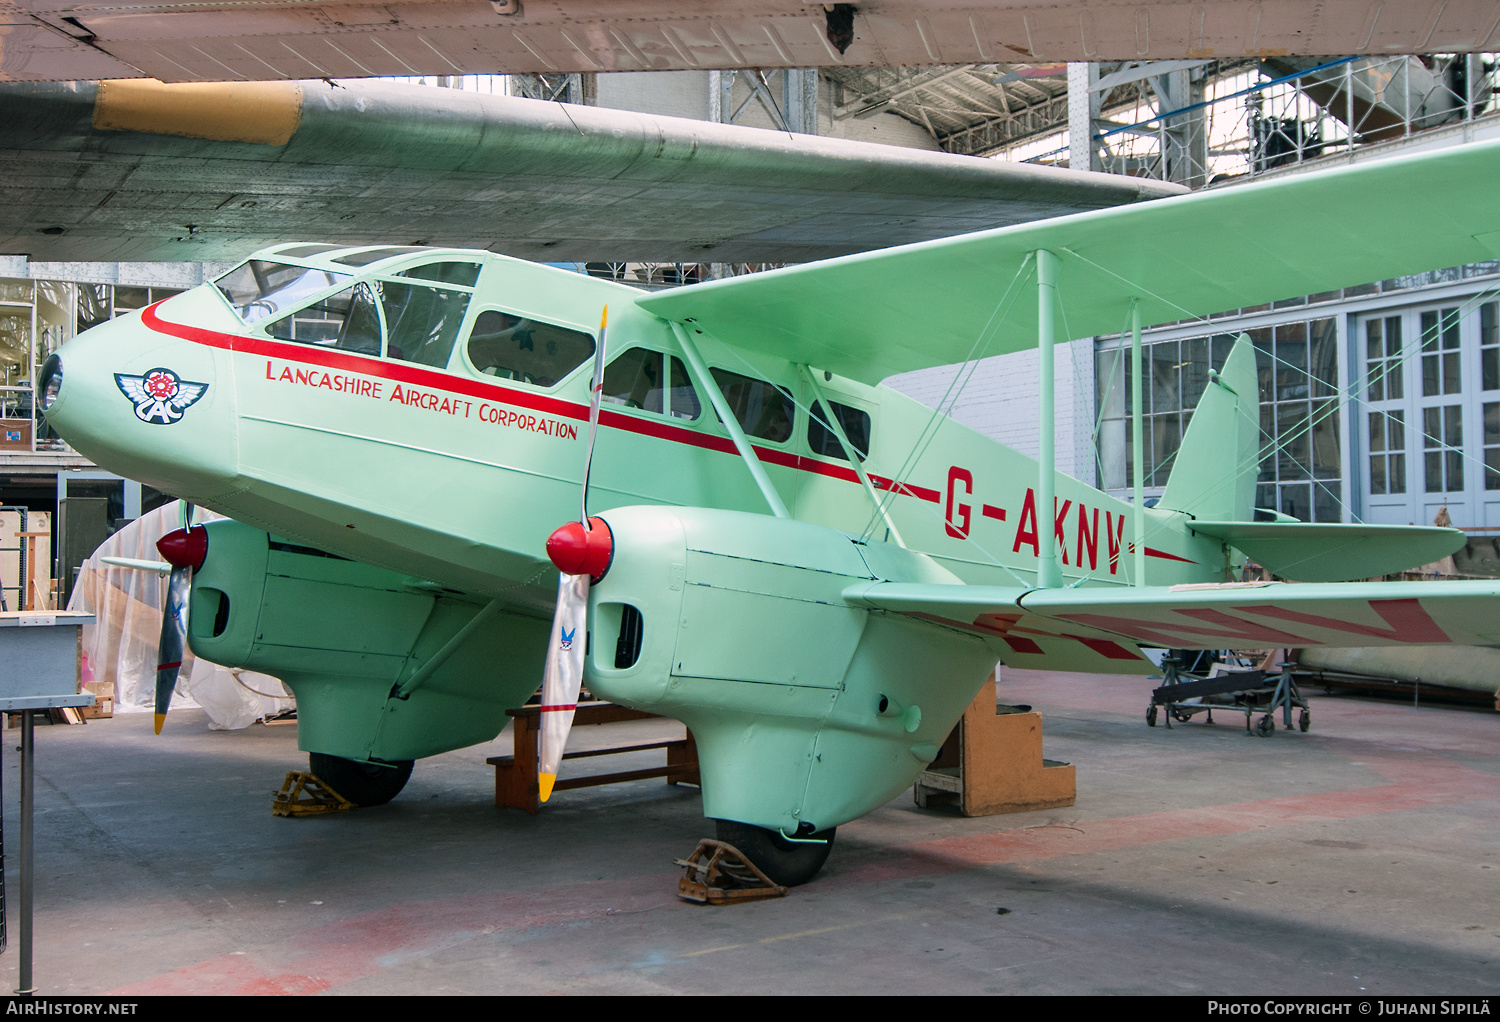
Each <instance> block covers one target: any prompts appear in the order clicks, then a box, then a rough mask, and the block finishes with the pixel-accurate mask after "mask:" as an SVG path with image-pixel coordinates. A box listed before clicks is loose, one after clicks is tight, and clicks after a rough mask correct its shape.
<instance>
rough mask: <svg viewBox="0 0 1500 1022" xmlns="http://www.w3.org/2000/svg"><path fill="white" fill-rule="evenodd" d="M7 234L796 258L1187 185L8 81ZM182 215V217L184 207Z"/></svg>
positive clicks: (748, 135) (460, 105)
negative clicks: (389, 244)
mask: <svg viewBox="0 0 1500 1022" xmlns="http://www.w3.org/2000/svg"><path fill="white" fill-rule="evenodd" d="M0 177H3V179H4V181H5V183H6V194H7V197H8V198H9V199H10V201H8V202H6V203H4V204H3V205H0V241H3V243H4V245H6V246H9V247H8V248H6V249H5V250H6V251H12V252H29V253H31V256H32V258H34V259H58V260H67V259H85V260H87V259H123V260H179V259H185V260H213V259H238V258H241V257H243V256H244V255H245V253H246V252H249V251H253V250H255V249H257V248H263V247H265V246H267V245H270V244H275V243H278V242H284V241H287V240H289V239H297V238H303V239H317V240H324V241H330V242H345V243H348V244H351V245H352V244H374V243H390V242H401V243H409V242H413V241H415V242H417V243H420V244H428V245H443V246H454V247H463V248H486V249H490V250H492V251H496V252H503V253H506V254H507V255H515V256H524V257H528V258H534V259H539V260H544V261H552V260H562V259H594V260H614V259H618V260H626V259H629V260H663V261H687V262H698V261H704V260H713V261H718V262H733V261H749V262H763V261H774V262H781V261H805V260H809V259H822V258H827V257H829V256H834V255H843V254H845V253H849V252H858V251H862V250H865V249H870V248H883V247H886V246H889V245H898V244H903V243H907V242H912V241H918V240H922V239H927V238H937V237H947V236H949V235H953V234H958V233H962V232H965V231H974V230H980V229H983V228H990V227H996V226H1000V225H1004V224H1013V223H1020V222H1023V221H1029V220H1034V219H1037V218H1039V217H1049V216H1059V215H1062V214H1066V213H1074V212H1078V211H1080V210H1092V209H1101V208H1105V207H1109V206H1115V205H1118V204H1120V203H1122V202H1135V201H1137V200H1140V199H1146V198H1155V197H1158V196H1162V195H1172V194H1177V193H1178V192H1181V191H1182V190H1183V189H1181V188H1180V187H1178V186H1176V185H1170V184H1164V183H1162V182H1154V181H1144V180H1141V179H1137V178H1127V177H1121V176H1118V175H1107V174H1086V173H1077V172H1073V171H1066V170H1057V169H1053V168H1046V167H1033V166H1029V165H1023V164H1015V163H1007V162H1004V161H999V160H986V159H980V158H977V157H970V156H956V155H953V154H950V153H930V152H923V151H920V150H915V149H907V148H901V147H897V146H886V145H875V144H871V143H865V142H851V141H847V140H843V139H833V138H820V137H815V136H798V137H797V138H796V139H793V138H792V137H790V136H788V135H787V134H785V133H784V132H774V131H763V130H760V129H758V128H746V127H741V126H736V125H728V124H715V123H711V122H707V121H691V120H685V119H682V118H676V117H659V116H654V115H651V114H641V113H633V112H630V111H624V110H610V109H605V108H601V107H581V106H566V107H565V106H563V105H562V104H559V103H541V102H537V101H535V100H527V99H516V98H512V97H509V96H493V95H487V94H481V93H476V92H465V91H462V90H458V89H436V88H423V87H420V86H415V85H401V84H394V83H389V82H341V83H337V84H333V83H328V82H321V81H308V82H236V83H226V84H202V85H199V84H189V85H173V86H168V85H162V84H161V83H160V82H149V81H144V82H141V81H111V82H104V83H102V84H98V85H96V84H94V83H89V82H80V83H69V84H66V85H19V86H10V87H6V88H0ZM186 223H191V224H192V225H193V226H192V228H191V229H188V228H186V227H185V226H184V225H185V224H186Z"/></svg>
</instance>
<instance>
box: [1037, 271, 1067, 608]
mask: <svg viewBox="0 0 1500 1022" xmlns="http://www.w3.org/2000/svg"><path fill="white" fill-rule="evenodd" d="M1036 300H1037V306H1036V343H1037V350H1038V353H1039V354H1040V355H1041V359H1040V361H1041V373H1040V377H1041V379H1040V388H1041V393H1040V394H1039V395H1038V401H1037V407H1038V408H1039V409H1040V421H1039V422H1038V424H1037V426H1038V437H1037V459H1036V460H1037V479H1036V502H1037V506H1038V507H1039V508H1040V509H1041V510H1040V511H1039V513H1038V517H1039V518H1041V519H1042V520H1043V521H1044V522H1046V523H1047V524H1045V525H1043V526H1042V530H1043V535H1045V536H1046V537H1047V539H1046V541H1045V542H1044V543H1043V544H1042V555H1041V558H1040V559H1039V560H1038V562H1037V572H1036V584H1037V586H1038V588H1041V589H1056V588H1058V587H1059V586H1061V585H1062V561H1061V559H1060V558H1059V557H1058V551H1057V536H1056V524H1055V516H1056V514H1057V457H1056V447H1055V439H1056V438H1055V436H1054V429H1055V424H1054V423H1053V421H1052V405H1053V398H1054V396H1055V388H1054V377H1053V371H1052V355H1053V351H1052V345H1053V342H1054V341H1055V340H1056V336H1055V334H1056V331H1055V330H1054V328H1053V322H1052V319H1053V313H1054V311H1055V310H1056V308H1057V256H1055V255H1053V254H1052V253H1051V252H1048V251H1047V250H1046V249H1045V248H1039V249H1037V250H1036Z"/></svg>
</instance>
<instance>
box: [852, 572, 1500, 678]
mask: <svg viewBox="0 0 1500 1022" xmlns="http://www.w3.org/2000/svg"><path fill="white" fill-rule="evenodd" d="M844 598H845V599H846V600H848V601H849V602H850V603H851V604H854V605H855V606H864V607H870V608H872V609H880V610H887V611H894V612H896V613H902V614H908V615H910V616H912V617H917V618H921V619H924V620H927V621H933V622H936V623H940V624H946V625H949V626H951V627H955V628H960V629H962V630H964V631H967V632H969V633H971V634H975V635H981V636H986V637H992V636H1001V637H1003V638H1006V639H1007V641H1009V640H1011V639H1015V638H1022V639H1024V638H1025V637H1027V636H1028V635H1032V634H1040V633H1043V632H1045V633H1047V634H1050V635H1054V636H1056V637H1058V638H1066V639H1072V640H1074V641H1076V642H1078V643H1080V644H1084V643H1087V644H1090V645H1092V646H1095V647H1097V648H1100V649H1105V648H1107V647H1104V646H1101V645H1099V642H1098V640H1100V639H1114V640H1116V641H1121V640H1125V642H1121V645H1122V646H1123V645H1125V644H1126V642H1128V643H1131V644H1136V643H1138V644H1141V645H1147V646H1163V647H1167V648H1174V649H1226V648H1228V649H1233V648H1244V649H1252V648H1262V649H1264V648H1265V647H1268V646H1404V645H1441V644H1448V643H1454V644H1459V645H1469V646H1483V645H1493V644H1496V643H1500V616H1497V614H1496V610H1497V608H1500V581H1491V580H1488V579H1486V580H1482V581H1480V580H1475V581H1462V582H1315V583H1310V584H1307V585H1300V584H1294V583H1288V582H1229V583H1204V584H1199V585H1179V586H1139V587H1130V586H1110V587H1105V586H1089V587H1083V588H1077V589H1027V590H1023V589H1018V588H1016V587H1007V586H958V585H922V584H911V583H896V582H864V583H859V584H857V585H853V586H850V587H849V588H848V589H846V590H845V591H844ZM999 652H1000V656H1001V659H1002V660H1004V661H1005V662H1006V663H1010V660H1009V658H1008V657H1006V655H1005V652H1004V651H1003V650H1000V651H999ZM1028 666H1029V665H1028ZM1039 666H1048V665H1045V664H1042V665H1039ZM1064 669H1073V670H1077V668H1064Z"/></svg>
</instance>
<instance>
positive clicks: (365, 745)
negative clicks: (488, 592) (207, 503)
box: [188, 520, 547, 762]
mask: <svg viewBox="0 0 1500 1022" xmlns="http://www.w3.org/2000/svg"><path fill="white" fill-rule="evenodd" d="M205 528H206V529H207V530H208V536H209V539H208V554H207V557H206V558H205V560H204V563H203V567H202V568H201V569H200V570H199V571H198V572H196V573H195V574H194V576H193V590H192V597H191V599H190V602H189V605H188V606H189V614H188V642H189V644H190V645H191V647H192V650H193V652H194V653H195V654H197V655H198V656H201V657H205V658H207V659H209V660H212V661H213V662H215V663H219V664H224V665H225V666H228V667H247V668H250V669H252V670H256V671H261V672H264V673H266V674H270V675H274V676H275V677H278V678H280V679H281V680H282V681H284V682H285V683H286V684H287V685H288V686H289V687H290V688H291V689H292V690H293V692H294V693H295V694H296V696H297V707H298V721H297V723H298V727H297V741H298V745H299V746H300V747H301V748H303V749H306V750H308V751H310V752H322V753H328V754H330V755H334V756H342V757H344V758H345V759H354V760H372V759H373V760H383V761H389V762H396V761H401V760H408V759H418V758H421V757H423V756H432V755H435V754H437V753H440V752H447V751H448V750H450V749H457V748H462V747H464V746H467V745H474V744H476V743H479V742H487V741H489V740H490V739H492V738H494V737H495V735H497V734H499V733H500V729H501V728H503V727H504V726H505V723H506V721H507V718H506V716H505V710H506V709H507V708H508V707H512V706H520V705H522V704H523V703H525V701H526V699H527V697H528V696H529V695H530V694H531V693H532V692H533V691H535V689H536V685H537V679H539V678H540V677H541V676H542V658H543V654H544V651H545V649H546V644H547V621H546V620H545V619H543V618H540V617H536V616H530V615H521V614H511V613H506V612H501V613H498V614H495V615H494V616H493V617H492V618H491V619H490V620H489V621H487V622H485V623H484V625H483V627H480V628H478V629H477V630H475V631H474V632H473V633H472V634H471V635H470V636H469V637H468V638H467V639H466V640H465V641H464V643H463V644H462V645H461V646H459V647H458V649H457V650H456V651H455V652H454V653H453V654H452V655H451V656H450V657H449V658H448V659H447V660H445V661H443V662H442V665H441V666H440V667H438V668H437V669H436V670H434V671H433V672H432V673H431V676H430V677H429V678H427V679H426V680H425V681H424V682H423V683H422V684H421V685H420V687H418V688H416V689H415V690H413V691H411V692H409V693H407V694H406V695H405V696H404V697H403V696H400V695H397V694H396V693H395V691H394V690H395V689H396V688H397V687H398V686H400V685H401V684H402V682H403V681H405V680H406V679H409V678H411V677H412V676H413V675H414V674H415V673H416V672H417V671H418V670H419V669H420V668H421V667H422V665H423V664H424V663H426V662H427V660H428V659H429V658H431V657H432V656H433V654H435V653H437V651H438V650H440V649H442V648H443V647H444V646H445V645H446V644H447V642H448V640H449V639H451V638H452V637H453V636H454V635H456V634H457V633H458V631H459V630H460V629H461V628H462V627H463V626H464V625H465V624H467V623H468V622H469V620H470V619H472V618H473V617H474V615H475V614H476V613H478V612H479V610H480V608H481V607H482V606H483V603H482V602H477V601H475V600H473V599H471V598H468V597H465V596H462V595H461V594H454V593H448V592H445V591H441V590H438V589H437V588H436V587H433V586H430V585H427V584H425V583H422V582H421V581H419V580H417V579H411V578H405V577H403V576H401V575H398V574H397V573H395V572H392V571H387V570H385V569H384V568H377V567H374V566H372V565H368V564H361V563H359V562H358V561H350V560H346V559H344V558H342V557H335V556H333V555H330V554H327V553H324V552H323V551H320V550H314V549H312V548H310V547H305V546H300V545H298V544H295V543H292V542H290V541H286V540H282V539H279V538H277V537H274V536H268V535H267V534H266V533H265V532H262V531H261V530H259V529H254V528H251V527H250V526H248V525H242V524H241V523H239V522H235V521H230V520H223V521H215V522H210V523H208V524H207V525H206V526H205Z"/></svg>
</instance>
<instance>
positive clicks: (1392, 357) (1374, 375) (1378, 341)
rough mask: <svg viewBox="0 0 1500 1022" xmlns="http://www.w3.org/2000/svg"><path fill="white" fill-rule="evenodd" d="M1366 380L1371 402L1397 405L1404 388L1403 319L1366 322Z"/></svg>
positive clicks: (1368, 396) (1390, 318)
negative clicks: (1390, 402)
mask: <svg viewBox="0 0 1500 1022" xmlns="http://www.w3.org/2000/svg"><path fill="white" fill-rule="evenodd" d="M1365 378H1366V379H1367V380H1368V381H1369V386H1368V388H1367V389H1366V391H1365V400H1367V401H1395V400H1398V399H1399V398H1400V397H1401V395H1402V393H1403V387H1402V385H1401V317H1400V316H1386V317H1385V318H1384V319H1380V318H1378V317H1377V318H1374V319H1367V320H1365Z"/></svg>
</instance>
